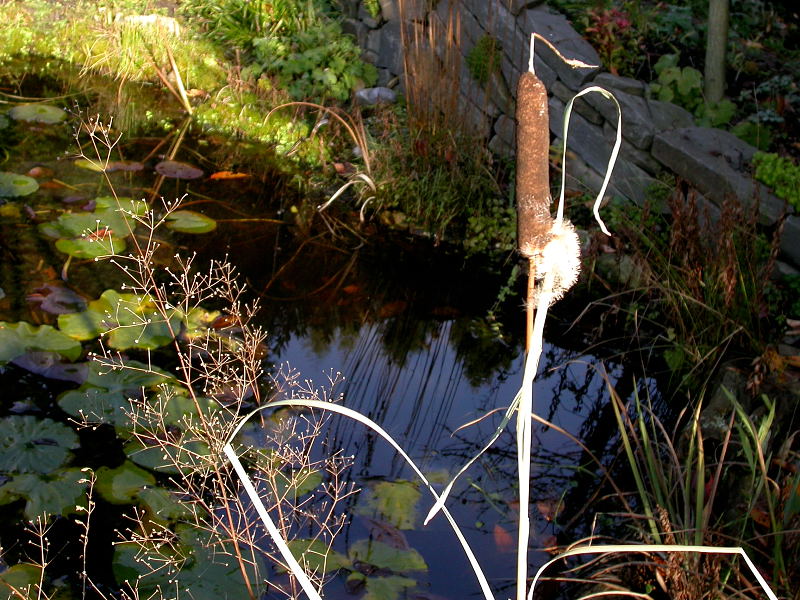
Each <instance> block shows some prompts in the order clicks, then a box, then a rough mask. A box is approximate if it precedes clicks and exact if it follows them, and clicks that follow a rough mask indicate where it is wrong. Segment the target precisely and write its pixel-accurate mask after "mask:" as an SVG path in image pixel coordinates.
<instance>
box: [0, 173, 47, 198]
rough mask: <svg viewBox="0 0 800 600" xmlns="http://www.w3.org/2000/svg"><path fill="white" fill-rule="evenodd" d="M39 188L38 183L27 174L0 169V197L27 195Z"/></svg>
mask: <svg viewBox="0 0 800 600" xmlns="http://www.w3.org/2000/svg"><path fill="white" fill-rule="evenodd" d="M38 189H39V183H38V182H37V181H36V180H35V179H34V178H33V177H28V176H27V175H17V174H16V173H9V172H8V171H0V197H3V198H14V197H16V196H27V195H28V194H32V193H33V192H35V191H36V190H38Z"/></svg>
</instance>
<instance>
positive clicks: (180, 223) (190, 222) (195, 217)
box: [166, 210, 217, 233]
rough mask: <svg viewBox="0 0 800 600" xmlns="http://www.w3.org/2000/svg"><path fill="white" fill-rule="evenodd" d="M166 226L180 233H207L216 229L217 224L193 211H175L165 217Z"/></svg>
mask: <svg viewBox="0 0 800 600" xmlns="http://www.w3.org/2000/svg"><path fill="white" fill-rule="evenodd" d="M166 221H167V222H166V225H167V227H169V228H170V229H172V230H174V231H180V232H181V233H208V232H209V231H214V230H215V229H216V228H217V222H216V221H215V220H214V219H212V218H211V217H207V216H205V215H203V214H201V213H199V212H194V211H193V210H176V211H175V212H171V213H169V214H168V215H167V220H166Z"/></svg>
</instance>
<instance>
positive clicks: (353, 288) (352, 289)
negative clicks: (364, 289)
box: [342, 283, 361, 295]
mask: <svg viewBox="0 0 800 600" xmlns="http://www.w3.org/2000/svg"><path fill="white" fill-rule="evenodd" d="M360 290H361V288H360V287H359V286H358V285H356V284H355V283H351V284H350V285H346V286H344V287H343V288H342V291H343V292H344V293H345V294H350V295H352V294H355V293H357V292H358V291H360Z"/></svg>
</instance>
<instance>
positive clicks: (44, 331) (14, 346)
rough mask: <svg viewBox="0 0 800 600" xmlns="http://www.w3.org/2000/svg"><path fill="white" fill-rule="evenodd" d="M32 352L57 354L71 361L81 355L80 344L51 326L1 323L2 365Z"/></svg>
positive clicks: (0, 351)
mask: <svg viewBox="0 0 800 600" xmlns="http://www.w3.org/2000/svg"><path fill="white" fill-rule="evenodd" d="M30 350H34V351H45V352H57V353H58V354H60V355H61V356H63V357H64V358H67V359H69V360H75V359H77V358H78V357H79V356H80V355H81V345H80V344H79V343H78V342H76V341H75V340H74V339H72V338H71V337H69V336H68V335H66V334H64V333H63V332H61V331H58V330H57V329H55V328H53V327H51V326H50V325H40V326H39V327H34V326H33V325H31V324H30V323H26V322H25V321H20V322H19V323H6V322H4V321H0V363H3V362H8V361H10V360H13V359H15V358H16V357H18V356H22V355H23V354H25V353H26V352H28V351H30Z"/></svg>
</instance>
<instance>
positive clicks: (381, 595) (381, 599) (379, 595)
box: [361, 575, 417, 600]
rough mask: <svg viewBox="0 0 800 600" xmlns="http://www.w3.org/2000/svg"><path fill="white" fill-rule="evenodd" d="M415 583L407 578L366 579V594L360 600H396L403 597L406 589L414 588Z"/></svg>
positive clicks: (392, 576)
mask: <svg viewBox="0 0 800 600" xmlns="http://www.w3.org/2000/svg"><path fill="white" fill-rule="evenodd" d="M416 585H417V582H416V581H414V580H413V579H409V578H408V577H400V576H399V575H391V576H389V577H367V578H366V589H367V593H366V594H364V597H363V598H362V599H361V600H398V599H399V598H401V597H402V596H404V595H405V592H406V590H407V589H408V588H412V587H415V586H416Z"/></svg>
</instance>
